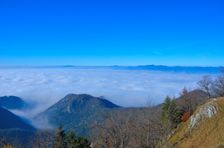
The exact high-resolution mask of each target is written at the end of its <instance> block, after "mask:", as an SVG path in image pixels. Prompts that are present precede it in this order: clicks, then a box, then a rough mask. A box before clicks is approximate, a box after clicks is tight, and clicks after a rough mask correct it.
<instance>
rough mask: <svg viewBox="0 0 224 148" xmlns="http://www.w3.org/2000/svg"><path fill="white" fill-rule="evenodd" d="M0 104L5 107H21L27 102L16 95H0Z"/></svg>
mask: <svg viewBox="0 0 224 148" xmlns="http://www.w3.org/2000/svg"><path fill="white" fill-rule="evenodd" d="M0 106H2V107H5V108H7V109H23V108H25V107H26V106H27V103H26V102H25V101H23V100H22V99H21V98H19V97H16V96H4V97H0Z"/></svg>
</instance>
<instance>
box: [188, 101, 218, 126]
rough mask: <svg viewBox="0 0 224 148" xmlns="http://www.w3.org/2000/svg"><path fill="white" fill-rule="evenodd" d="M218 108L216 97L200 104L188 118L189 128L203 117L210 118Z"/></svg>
mask: <svg viewBox="0 0 224 148" xmlns="http://www.w3.org/2000/svg"><path fill="white" fill-rule="evenodd" d="M218 110H219V107H218V104H217V103H216V99H213V100H211V101H209V102H208V103H206V104H205V105H203V106H201V107H200V108H199V109H198V110H197V111H196V112H195V113H194V114H193V115H192V116H191V118H190V122H189V128H190V129H192V128H194V127H196V126H197V125H198V124H199V123H200V122H201V121H202V120H203V119H205V118H211V117H213V116H215V115H216V114H217V112H218Z"/></svg>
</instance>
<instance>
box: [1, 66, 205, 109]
mask: <svg viewBox="0 0 224 148" xmlns="http://www.w3.org/2000/svg"><path fill="white" fill-rule="evenodd" d="M203 75H206V74H193V73H192V74H189V73H188V74H187V73H172V72H159V71H137V70H110V69H69V68H58V69H56V68H49V69H47V68H39V69H34V68H33V69H32V68H30V69H29V68H27V69H26V68H24V69H0V95H1V96H4V95H16V96H19V97H22V98H24V99H25V100H27V101H31V102H36V103H37V104H39V106H40V107H41V109H45V108H46V107H48V106H50V105H52V104H53V103H55V102H57V101H58V100H59V99H61V98H63V97H64V96H65V95H67V94H69V93H87V94H91V95H94V96H104V97H105V98H107V99H109V100H110V101H112V102H114V103H116V104H118V105H121V106H144V105H147V103H154V104H157V103H161V102H162V101H163V100H164V97H165V96H166V95H170V96H177V95H178V94H179V92H180V91H181V90H182V88H183V87H184V86H186V87H187V88H189V89H192V88H194V87H196V82H197V81H198V80H200V79H201V77H202V76H203Z"/></svg>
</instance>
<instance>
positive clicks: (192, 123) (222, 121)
mask: <svg viewBox="0 0 224 148" xmlns="http://www.w3.org/2000/svg"><path fill="white" fill-rule="evenodd" d="M169 143H170V144H171V145H173V146H174V147H180V148H213V147H214V148H216V147H222V145H224V98H217V99H212V100H211V101H209V102H207V103H206V104H204V105H202V106H199V107H198V109H197V110H196V112H195V113H194V114H193V115H192V116H191V118H190V119H189V120H188V121H187V122H185V123H182V124H181V125H180V127H179V128H178V129H177V131H176V132H175V133H174V134H173V135H172V136H171V138H170V139H169Z"/></svg>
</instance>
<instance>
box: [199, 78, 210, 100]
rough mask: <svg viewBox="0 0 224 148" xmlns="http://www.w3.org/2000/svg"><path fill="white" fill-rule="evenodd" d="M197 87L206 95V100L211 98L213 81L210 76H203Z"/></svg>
mask: <svg viewBox="0 0 224 148" xmlns="http://www.w3.org/2000/svg"><path fill="white" fill-rule="evenodd" d="M198 85H199V87H200V89H201V90H203V91H204V92H206V93H207V95H208V98H211V97H212V85H213V80H212V78H211V77H210V76H208V75H207V76H204V77H203V78H202V80H200V81H199V82H198Z"/></svg>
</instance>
